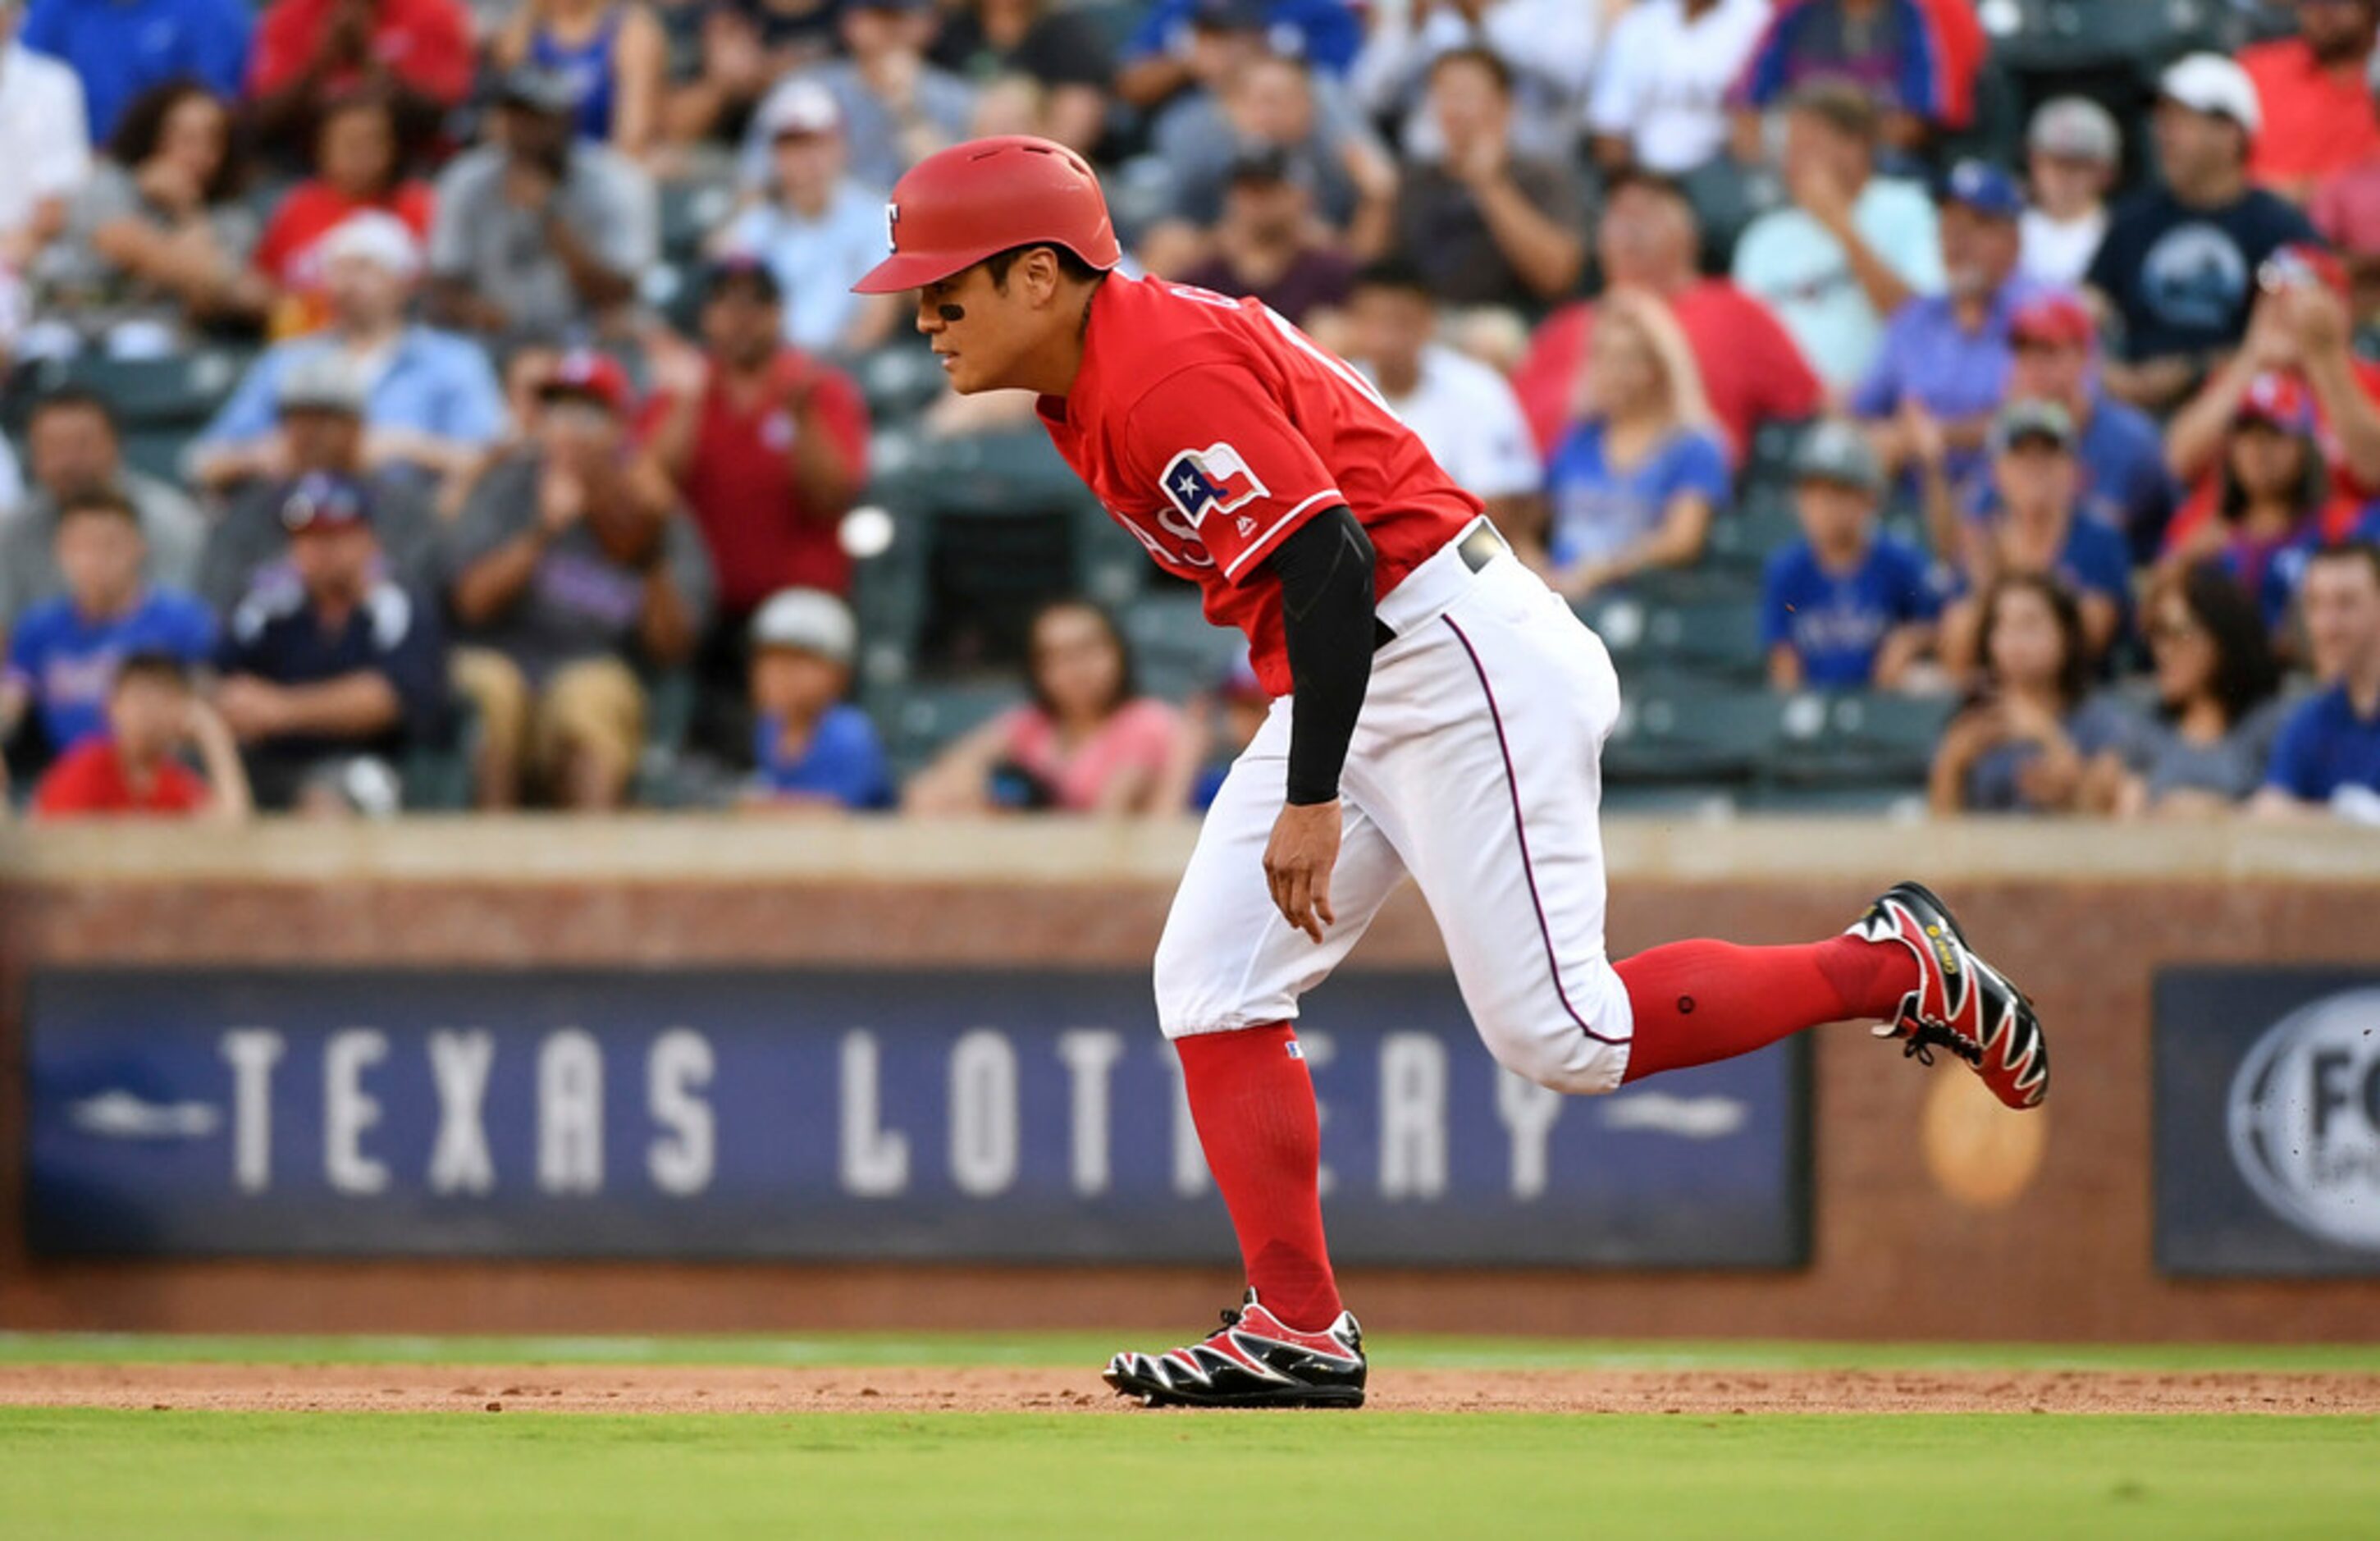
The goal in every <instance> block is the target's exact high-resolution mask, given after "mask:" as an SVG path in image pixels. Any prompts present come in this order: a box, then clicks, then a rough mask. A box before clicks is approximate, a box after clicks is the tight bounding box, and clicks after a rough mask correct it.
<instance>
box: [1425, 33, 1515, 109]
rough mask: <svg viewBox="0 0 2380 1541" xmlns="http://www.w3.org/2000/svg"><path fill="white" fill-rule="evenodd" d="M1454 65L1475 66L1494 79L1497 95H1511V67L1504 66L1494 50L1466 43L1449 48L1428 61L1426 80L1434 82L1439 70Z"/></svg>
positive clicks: (1500, 57) (1501, 58) (1501, 57)
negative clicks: (1459, 46) (1458, 46)
mask: <svg viewBox="0 0 2380 1541" xmlns="http://www.w3.org/2000/svg"><path fill="white" fill-rule="evenodd" d="M1456 64H1475V65H1477V66H1478V67H1480V68H1482V69H1484V70H1486V71H1487V72H1488V74H1489V75H1491V76H1493V77H1495V80H1496V91H1497V92H1498V94H1500V95H1502V96H1506V97H1509V96H1511V95H1512V66H1511V65H1508V64H1506V63H1505V62H1504V59H1503V55H1500V54H1498V53H1497V52H1496V51H1495V50H1494V49H1492V48H1482V47H1480V46H1479V45H1478V44H1477V43H1466V44H1464V45H1463V47H1461V48H1450V49H1448V50H1447V51H1446V52H1445V53H1443V54H1440V55H1439V56H1438V57H1436V58H1434V59H1432V60H1430V61H1429V74H1428V79H1431V80H1436V79H1438V72H1439V70H1441V69H1444V68H1445V67H1447V66H1449V65H1456Z"/></svg>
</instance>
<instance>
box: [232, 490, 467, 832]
mask: <svg viewBox="0 0 2380 1541" xmlns="http://www.w3.org/2000/svg"><path fill="white" fill-rule="evenodd" d="M281 522H282V526H283V528H285V530H286V531H287V532H288V537H289V559H290V565H291V567H292V568H293V569H294V571H295V574H296V577H297V581H296V582H295V583H294V584H290V585H287V586H284V587H278V588H265V589H261V590H259V591H258V592H256V593H254V594H251V595H250V596H249V598H248V599H247V600H246V601H242V602H241V604H240V606H239V608H238V609H237V610H236V611H235V612H233V613H232V619H231V625H229V627H228V628H227V629H226V632H225V637H224V642H223V647H222V649H221V651H220V652H219V653H218V655H217V657H216V660H215V662H216V667H217V669H218V670H220V672H221V673H222V674H223V679H222V682H221V683H220V684H219V685H218V686H216V688H215V707H216V710H219V711H220V712H221V713H222V714H223V718H224V721H225V722H226V723H227V724H229V726H230V728H231V731H232V734H233V736H235V737H236V738H237V739H238V740H239V743H240V746H241V749H242V751H243V756H244V758H245V759H246V761H247V764H248V772H249V781H250V782H251V783H253V784H254V787H255V793H256V802H257V806H258V807H261V808H265V809H267V810H294V811H297V812H302V813H309V814H321V815H337V814H346V813H356V812H362V813H370V814H389V813H395V811H396V810H397V807H398V805H399V803H400V802H401V797H400V795H399V788H398V782H397V772H396V767H397V765H398V764H399V762H400V760H401V758H402V757H403V756H404V754H405V752H406V750H407V748H408V747H410V746H413V745H415V744H418V743H427V742H435V741H436V740H437V739H438V738H439V737H440V736H441V735H443V734H444V733H445V732H446V731H447V727H448V721H449V717H448V702H447V692H446V649H445V642H444V639H443V637H441V635H440V632H439V625H438V613H437V609H436V607H435V605H433V604H432V603H431V601H429V600H428V599H427V598H426V597H424V596H421V595H419V594H414V593H409V592H407V590H406V589H405V588H402V587H400V586H399V585H397V584H395V583H394V582H391V581H389V580H388V579H387V578H384V577H382V576H378V575H379V572H380V567H381V550H380V540H379V538H378V537H377V535H376V534H375V533H374V531H373V528H372V508H371V502H370V495H369V494H368V493H367V492H366V491H365V490H364V488H363V486H362V485H361V484H360V483H358V482H357V481H355V480H353V479H349V478H346V477H338V476H324V475H316V476H309V477H306V478H303V479H300V480H299V481H298V483H297V486H296V487H295V488H294V489H292V490H291V491H290V493H289V496H288V497H287V498H286V499H285V501H284V502H283V504H282V506H281Z"/></svg>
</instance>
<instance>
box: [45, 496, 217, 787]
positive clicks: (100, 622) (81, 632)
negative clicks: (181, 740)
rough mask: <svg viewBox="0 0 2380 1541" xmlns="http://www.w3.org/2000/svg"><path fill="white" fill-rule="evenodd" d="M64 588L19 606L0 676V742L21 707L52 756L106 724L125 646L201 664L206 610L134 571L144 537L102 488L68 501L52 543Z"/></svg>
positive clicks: (119, 501) (208, 642)
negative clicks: (26, 607)
mask: <svg viewBox="0 0 2380 1541" xmlns="http://www.w3.org/2000/svg"><path fill="white" fill-rule="evenodd" d="M55 552H56V556H57V563H58V567H59V570H60V571H61V572H63V573H64V574H65V575H66V592H65V593H63V594H60V595H58V596H57V597H55V598H54V599H49V600H44V601H42V602H41V603H39V604H36V605H34V606H33V607H32V608H31V609H30V610H28V611H26V612H25V613H24V615H23V617H22V618H21V619H20V620H18V623H17V629H16V633H15V635H14V636H13V637H10V639H9V643H8V663H7V669H6V673H0V739H6V738H7V737H8V736H9V735H10V734H13V733H14V732H15V731H16V729H17V726H18V722H21V721H22V720H23V718H24V716H25V713H26V711H27V710H28V709H29V708H30V710H32V712H33V713H34V715H35V717H36V719H37V720H38V721H39V722H40V723H41V726H42V735H43V737H44V738H45V739H46V740H47V741H48V746H49V748H50V749H51V751H52V752H54V753H60V752H63V751H65V750H67V749H70V748H72V747H73V746H76V745H77V744H79V743H81V742H82V741H83V740H84V739H86V738H89V737H91V735H93V734H100V733H104V732H105V731H106V730H107V692H108V686H109V683H110V682H111V681H112V680H113V679H114V678H115V666H116V665H117V664H118V663H120V662H122V661H124V660H125V659H127V658H129V657H131V656H132V655H133V654H135V653H141V652H161V653H170V654H172V655H173V656H174V657H176V658H177V659H180V660H181V661H183V662H185V663H203V662H205V661H206V659H207V655H208V654H209V653H211V652H212V651H213V649H214V640H215V622H214V616H213V614H212V613H210V612H209V611H208V609H207V607H206V606H205V605H203V604H201V603H200V602H199V601H197V600H195V599H193V598H191V597H190V596H189V595H188V594H185V593H182V592H180V591H178V590H176V589H170V588H151V587H149V586H148V585H147V584H146V583H145V582H144V581H143V580H142V578H141V576H140V574H141V565H142V564H143V563H144V562H145V561H146V560H147V558H148V542H147V541H145V540H142V539H141V536H140V514H139V513H138V512H137V511H135V509H134V508H133V506H132V503H131V500H130V499H128V498H127V497H125V496H124V495H123V494H122V493H121V492H117V491H113V490H111V489H107V488H95V489H92V490H90V491H84V492H82V493H80V494H79V495H77V496H74V497H71V498H68V499H67V500H66V501H65V503H64V504H62V505H61V506H60V508H59V510H58V527H57V535H56V537H55Z"/></svg>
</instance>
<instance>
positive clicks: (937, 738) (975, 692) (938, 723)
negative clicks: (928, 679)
mask: <svg viewBox="0 0 2380 1541" xmlns="http://www.w3.org/2000/svg"><path fill="white" fill-rule="evenodd" d="M1024 698H1025V691H1024V687H1023V686H1020V685H1018V684H1017V683H1016V682H1015V681H1014V680H1006V679H1003V680H970V681H964V682H940V683H935V684H918V685H907V686H880V687H878V688H875V689H870V690H866V691H863V692H862V693H861V695H860V705H861V706H863V707H865V708H866V709H867V710H868V715H869V716H870V717H872V718H874V719H875V721H876V731H877V732H878V734H880V735H881V736H882V737H883V740H884V753H885V757H886V758H888V759H890V760H891V761H892V773H893V776H894V779H895V780H899V781H905V780H907V779H908V778H909V777H910V776H911V775H913V774H915V773H916V772H917V770H918V769H919V768H920V767H922V766H923V765H925V763H926V762H927V761H928V760H930V759H931V758H934V755H935V754H936V753H937V752H938V751H939V750H941V747H942V746H944V745H946V744H948V743H950V742H951V741H952V740H953V739H955V738H957V737H959V736H960V735H961V734H965V733H967V732H970V731H971V730H973V729H974V728H976V727H977V725H979V724H981V723H983V722H989V721H990V719H991V718H992V717H993V716H994V715H996V714H997V713H999V712H1002V711H1004V710H1007V709H1008V708H1010V707H1013V706H1014V705H1016V704H1017V703H1018V702H1020V701H1022V700H1023V699H1024Z"/></svg>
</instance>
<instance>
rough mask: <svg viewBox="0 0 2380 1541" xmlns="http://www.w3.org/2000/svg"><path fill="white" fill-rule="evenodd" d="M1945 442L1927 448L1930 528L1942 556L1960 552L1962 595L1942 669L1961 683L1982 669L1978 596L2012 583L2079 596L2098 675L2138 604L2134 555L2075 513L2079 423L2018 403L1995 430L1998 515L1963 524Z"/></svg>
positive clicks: (1947, 622)
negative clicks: (2048, 586)
mask: <svg viewBox="0 0 2380 1541" xmlns="http://www.w3.org/2000/svg"><path fill="white" fill-rule="evenodd" d="M1944 457H1945V451H1944V448H1943V446H1942V444H1941V443H1940V441H1939V440H1938V439H1937V440H1934V441H1932V442H1930V443H1923V444H1921V445H1920V449H1919V459H1920V463H1921V464H1922V465H1923V466H1924V467H1925V473H1924V475H1925V499H1926V508H1927V520H1928V523H1929V524H1930V525H1931V526H1932V528H1934V529H1935V531H1936V536H1935V540H1936V549H1937V550H1938V551H1941V552H1946V553H1948V552H1956V553H1957V556H1956V560H1957V562H1958V564H1959V569H1958V579H1959V587H1960V588H1961V589H1962V590H1963V592H1961V596H1960V597H1959V598H1958V599H1956V600H1954V601H1951V603H1950V604H1949V607H1948V608H1947V609H1946V610H1945V611H1944V613H1943V617H1942V661H1943V663H1944V664H1945V665H1946V666H1947V667H1948V668H1949V670H1950V671H1951V673H1953V674H1957V675H1964V674H1967V673H1970V672H1971V671H1973V669H1975V668H1976V667H1977V666H1978V664H1979V662H1980V661H1981V660H1980V655H1979V654H1978V652H1977V650H1976V649H1977V637H1976V633H1977V630H1978V628H1979V626H1980V625H1981V623H1982V619H1983V617H1982V611H1981V607H1980V605H1979V603H1978V596H1980V595H1981V594H1982V593H1984V592H1985V590H1986V589H1988V588H1991V587H1992V584H1993V582H1994V581H1995V580H1996V579H1998V578H1999V577H2001V576H2006V575H2010V574H2033V575H2036V576H2046V577H2051V578H2055V579H2057V580H2058V582H2059V583H2060V584H2062V585H2064V586H2065V587H2066V588H2068V589H2070V590H2071V591H2072V592H2073V594H2074V596H2075V604H2076V606H2077V608H2078V609H2079V611H2080V613H2081V615H2082V618H2083V656H2084V658H2085V659H2086V661H2088V662H2089V663H2090V664H2091V665H2092V667H2093V668H2096V667H2097V666H2098V664H2099V662H2100V661H2101V660H2103V659H2105V658H2106V657H2107V649H2108V647H2109V645H2110V644H2112V643H2113V642H2114V641H2115V639H2116V634H2117V632H2118V631H2119V629H2120V628H2121V626H2122V625H2123V619H2124V611H2125V606H2126V604H2127V603H2128V601H2129V600H2130V598H2131V587H2132V568H2131V552H2129V551H2128V550H2127V549H2126V547H2125V545H2124V538H2123V537H2122V536H2120V535H2118V534H2117V533H2116V532H2115V531H2114V530H2112V529H2109V528H2107V526H2105V525H2102V524H2100V523H2098V522H2097V521H2095V520H2092V519H2084V518H2081V517H2078V516H2077V515H2076V513H2075V502H2076V497H2077V491H2078V489H2079V487H2080V484H2081V481H2082V468H2081V467H2080V465H2079V464H2078V463H2077V462H2076V460H2075V458H2074V419H2071V418H2070V417H2068V416H2067V414H2066V408H2064V407H2062V406H2058V404H2057V403H2055V402H2044V401H2021V402H2018V403H2015V404H2014V405H2013V406H2010V407H2009V408H2008V409H2007V410H2006V411H2004V412H2002V413H2001V414H2000V416H1999V419H1998V422H1996V423H1995V424H1994V425H1993V427H1992V443H1991V477H1992V489H1993V492H1994V494H1995V495H1996V497H1997V498H1998V506H1997V511H1996V512H1995V513H1993V514H1992V515H1990V516H1988V517H1985V518H1979V519H1978V518H1971V519H1965V520H1961V518H1960V516H1959V515H1958V513H1957V510H1956V507H1955V504H1954V503H1953V500H1952V494H1951V491H1950V488H1949V479H1948V478H1947V477H1946V476H1945V475H1944V474H1943V470H1942V462H1943V459H1944Z"/></svg>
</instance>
